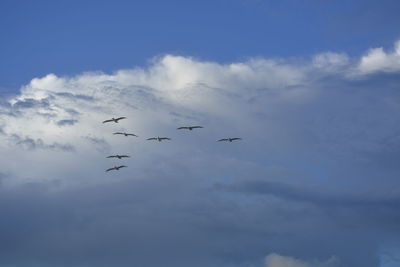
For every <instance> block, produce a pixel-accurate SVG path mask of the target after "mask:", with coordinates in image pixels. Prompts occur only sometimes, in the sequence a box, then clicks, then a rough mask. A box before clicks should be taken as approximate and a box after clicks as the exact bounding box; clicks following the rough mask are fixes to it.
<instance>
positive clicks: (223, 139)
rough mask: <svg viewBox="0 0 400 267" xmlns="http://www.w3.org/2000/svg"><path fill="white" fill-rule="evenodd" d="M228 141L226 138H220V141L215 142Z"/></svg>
mask: <svg viewBox="0 0 400 267" xmlns="http://www.w3.org/2000/svg"><path fill="white" fill-rule="evenodd" d="M228 140H229V139H228V138H222V139H219V140H218V141H217V142H221V141H228Z"/></svg>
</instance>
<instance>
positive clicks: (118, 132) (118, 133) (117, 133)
mask: <svg viewBox="0 0 400 267" xmlns="http://www.w3.org/2000/svg"><path fill="white" fill-rule="evenodd" d="M113 134H124V133H121V132H116V133H113Z"/></svg>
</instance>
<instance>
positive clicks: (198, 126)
mask: <svg viewBox="0 0 400 267" xmlns="http://www.w3.org/2000/svg"><path fill="white" fill-rule="evenodd" d="M191 128H193V129H195V128H203V126H192V127H191Z"/></svg>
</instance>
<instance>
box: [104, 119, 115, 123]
mask: <svg viewBox="0 0 400 267" xmlns="http://www.w3.org/2000/svg"><path fill="white" fill-rule="evenodd" d="M111 121H113V120H105V121H103V123H106V122H111Z"/></svg>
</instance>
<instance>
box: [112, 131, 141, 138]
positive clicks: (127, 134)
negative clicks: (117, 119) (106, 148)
mask: <svg viewBox="0 0 400 267" xmlns="http://www.w3.org/2000/svg"><path fill="white" fill-rule="evenodd" d="M113 134H120V135H125V136H136V137H138V136H137V135H136V134H131V133H122V132H116V133H113Z"/></svg>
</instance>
